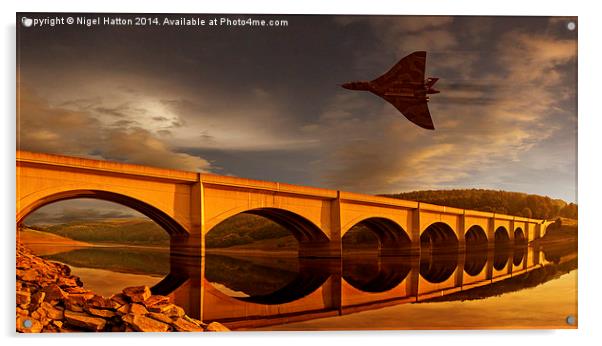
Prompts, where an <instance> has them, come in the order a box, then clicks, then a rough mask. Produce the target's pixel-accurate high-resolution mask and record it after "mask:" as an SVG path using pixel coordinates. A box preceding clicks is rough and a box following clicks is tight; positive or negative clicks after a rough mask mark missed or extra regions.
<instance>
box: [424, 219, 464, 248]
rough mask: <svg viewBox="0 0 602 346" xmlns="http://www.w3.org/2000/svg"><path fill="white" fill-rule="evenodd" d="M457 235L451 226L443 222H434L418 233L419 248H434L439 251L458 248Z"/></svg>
mask: <svg viewBox="0 0 602 346" xmlns="http://www.w3.org/2000/svg"><path fill="white" fill-rule="evenodd" d="M458 244H459V241H458V237H457V236H456V232H455V231H454V230H453V228H452V227H451V226H450V225H448V224H447V223H445V222H434V223H432V224H430V225H429V226H428V227H426V228H425V229H424V230H423V231H422V233H421V234H420V248H421V250H422V249H436V250H439V251H442V250H450V251H452V252H456V251H457V250H458Z"/></svg>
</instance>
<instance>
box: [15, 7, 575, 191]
mask: <svg viewBox="0 0 602 346" xmlns="http://www.w3.org/2000/svg"><path fill="white" fill-rule="evenodd" d="M36 16H37V17H39V18H41V17H45V16H46V15H43V14H37V15H30V17H36ZM88 16H89V17H96V16H97V15H88ZM188 16H189V15H188ZM227 16H228V17H230V18H236V17H237V16H236V15H227ZM174 17H181V16H179V15H178V16H174ZM200 17H201V18H205V19H211V18H213V17H219V15H202V16H200ZM241 17H243V18H247V17H248V16H241ZM253 17H254V18H262V16H259V15H253ZM263 18H266V19H286V20H287V21H288V26H286V27H264V28H257V27H255V28H251V27H224V26H221V27H130V26H116V27H107V26H100V27H91V28H87V27H82V26H75V25H62V26H61V25H59V26H54V27H42V28H39V27H30V28H25V27H22V26H19V28H18V123H17V124H18V134H17V139H18V143H17V146H18V148H19V149H23V150H31V151H40V152H48V153H56V154H63V155H72V156H80V157H89V158H96V159H102V160H112V161H120V162H127V163H136V164H143V165H150V166H159V167H166V168H175V169H182V170H189V171H199V172H211V173H215V174H222V175H235V176H241V177H246V178H253V179H261V180H270V181H279V182H287V183H292V184H299V185H309V186H318V187H324V188H332V189H339V190H345V191H353V192H362V193H369V194H381V193H396V192H403V191H412V190H425V189H452V188H488V189H501V190H507V191H518V192H526V193H535V194H540V195H546V196H550V197H552V198H561V199H564V200H565V201H568V202H576V200H577V195H576V193H577V181H576V179H577V178H576V173H577V162H576V160H577V155H576V154H577V152H576V150H577V106H576V105H577V80H576V75H577V31H578V25H577V28H575V30H569V29H568V28H567V25H568V23H569V22H574V23H577V21H576V18H563V17H527V16H524V17H471V16H455V17H444V16H430V17H429V16H326V15H324V16H301V15H295V16H284V15H271V16H264V17H263ZM418 50H426V51H427V62H426V70H427V71H426V73H427V76H431V77H439V78H440V80H439V82H438V84H437V85H436V87H437V89H439V90H441V93H440V94H436V95H432V97H431V101H430V102H429V108H430V112H431V115H432V117H433V121H434V124H435V127H436V130H435V131H428V130H424V129H422V128H419V127H417V126H415V125H413V124H412V123H411V122H409V121H407V120H406V119H405V118H404V117H403V116H402V115H401V114H400V113H399V112H398V111H397V110H396V109H395V108H394V107H393V106H392V105H390V104H389V103H387V102H386V101H384V100H382V99H380V98H378V97H376V96H374V95H373V94H370V93H367V92H360V91H350V90H346V89H343V88H341V87H340V86H339V85H340V84H342V83H345V82H349V81H354V80H371V79H374V78H376V77H378V76H380V75H381V74H383V73H384V72H385V71H387V70H388V69H389V68H390V67H392V66H393V65H394V64H395V63H396V62H397V61H398V60H399V59H401V58H402V57H404V56H406V55H408V54H410V53H412V52H414V51H418Z"/></svg>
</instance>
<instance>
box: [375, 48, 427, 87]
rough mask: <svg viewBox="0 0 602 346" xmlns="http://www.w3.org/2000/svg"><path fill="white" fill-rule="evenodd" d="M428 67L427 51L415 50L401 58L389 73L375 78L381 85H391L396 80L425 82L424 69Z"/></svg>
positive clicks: (398, 81)
mask: <svg viewBox="0 0 602 346" xmlns="http://www.w3.org/2000/svg"><path fill="white" fill-rule="evenodd" d="M425 68H426V52H425V51H419V52H414V53H412V54H410V55H408V56H406V57H405V58H403V59H401V60H399V62H398V63H397V64H395V66H393V67H392V68H391V69H390V70H389V71H388V72H387V73H385V74H384V75H382V76H380V77H378V78H376V79H375V80H373V81H372V82H373V83H377V84H379V85H381V86H387V85H391V84H393V83H395V82H397V83H400V82H402V83H403V82H405V83H420V84H424V70H425Z"/></svg>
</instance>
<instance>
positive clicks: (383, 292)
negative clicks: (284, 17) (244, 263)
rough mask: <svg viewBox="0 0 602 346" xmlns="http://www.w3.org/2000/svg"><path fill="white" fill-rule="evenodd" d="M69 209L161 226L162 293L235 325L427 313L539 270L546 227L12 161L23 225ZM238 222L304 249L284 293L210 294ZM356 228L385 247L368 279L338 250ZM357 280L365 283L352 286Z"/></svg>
mask: <svg viewBox="0 0 602 346" xmlns="http://www.w3.org/2000/svg"><path fill="white" fill-rule="evenodd" d="M73 198H96V199H101V200H107V201H111V202H116V203H120V204H122V205H125V206H128V207H131V208H133V209H135V210H137V211H139V212H141V213H143V214H145V215H146V216H148V217H149V218H151V219H152V220H154V221H155V222H157V224H159V225H160V226H161V227H163V228H164V229H165V230H166V231H167V232H168V233H169V234H170V237H171V254H172V256H171V257H172V269H173V270H172V273H171V274H170V275H169V276H168V277H167V278H166V279H165V280H163V281H162V282H161V283H160V284H159V285H158V286H157V287H155V291H157V292H173V293H172V294H173V295H174V296H175V297H176V300H177V301H178V303H180V304H182V305H183V306H184V307H187V311H188V313H189V314H190V315H191V316H201V317H202V318H203V319H205V320H222V321H230V322H231V324H233V325H238V324H244V323H249V322H242V321H243V320H246V321H248V320H249V319H253V320H254V321H255V322H253V323H255V324H261V323H279V322H278V321H280V322H284V321H289V320H295V319H299V318H314V317H318V316H321V315H324V316H329V315H337V314H342V313H346V312H349V311H358V310H361V309H365V308H367V307H368V306H372V307H373V306H375V305H378V304H381V305H383V304H384V305H386V304H392V303H399V302H403V301H408V302H410V301H420V300H423V299H428V298H429V297H434V296H440V295H444V294H449V293H452V292H456V291H459V290H463V289H466V288H467V287H475V286H479V285H486V284H488V283H492V282H495V281H498V280H503V279H504V278H508V277H511V276H512V275H520V273H524V272H527V271H529V270H533V269H535V268H537V267H538V266H540V265H541V264H542V261H541V258H540V257H541V256H540V252H539V251H538V250H537V251H536V250H533V249H532V248H528V250H527V247H526V244H529V243H531V242H532V241H535V240H538V239H540V238H542V237H543V236H544V235H545V232H546V229H547V227H548V225H549V224H550V222H547V221H544V220H535V219H529V218H522V217H516V216H509V215H503V214H497V213H488V212H479V211H473V210H465V209H458V208H450V207H445V206H437V205H432V204H426V203H419V202H414V201H404V200H398V199H392V198H385V197H378V196H370V195H362V194H356V193H350V192H344V191H336V190H328V189H319V188H312V187H305V186H296V185H289V184H282V183H276V182H265V181H256V180H250V179H243V178H236V177H226V176H216V175H210V174H200V173H193V172H184V171H175V170H166V169H159V168H153V167H145V166H138V165H130V164H122V163H115V162H107V161H97V160H89V159H80V158H74V157H66V156H58V155H48V154H41V153H32V152H24V151H17V203H16V204H17V210H16V211H17V215H16V222H17V224H19V223H21V222H22V221H23V220H24V219H25V217H26V216H27V215H29V214H30V213H31V212H33V211H35V210H36V209H38V208H40V207H42V206H44V205H47V204H49V203H53V202H56V201H61V200H67V199H73ZM241 213H248V214H254V215H259V216H263V217H266V218H268V219H270V220H272V221H275V222H277V223H279V224H280V225H282V226H284V227H285V228H286V229H288V230H289V231H290V232H291V233H292V234H293V235H294V236H295V238H296V239H297V241H298V242H299V257H301V258H304V259H302V260H299V263H298V270H297V271H296V273H297V274H296V275H293V276H292V279H291V281H290V282H288V284H287V285H285V286H283V287H280V290H276V291H272V292H264V293H262V294H256V295H252V296H249V297H240V298H232V297H229V296H228V295H226V294H224V293H222V292H220V291H219V290H218V289H216V288H215V287H213V286H212V285H210V284H208V278H207V275H206V274H207V273H206V272H205V267H206V263H205V262H207V261H208V260H209V259H208V258H207V261H205V260H203V259H202V258H203V256H204V255H205V241H204V239H205V236H206V234H207V233H208V232H209V231H211V230H212V229H213V227H215V226H216V225H218V224H219V223H221V222H223V221H225V220H227V219H228V218H230V217H233V216H235V215H238V214H241ZM356 226H364V227H366V228H368V229H370V230H371V231H372V232H373V233H374V234H375V235H376V237H377V238H378V255H379V256H381V259H380V260H379V262H378V263H377V264H368V267H366V268H364V269H362V266H363V265H364V264H361V265H360V264H355V265H354V264H353V263H351V262H350V263H346V262H345V261H343V260H342V259H341V258H342V257H343V238H344V236H345V235H346V234H347V233H348V232H349V231H350V230H352V229H353V228H354V227H356ZM517 249H518V250H517ZM458 253H460V254H462V255H458ZM478 253H481V254H478ZM464 254H467V255H464ZM483 254H484V255H483ZM388 256H391V257H394V258H396V257H401V258H404V257H405V258H406V259H408V258H409V260H402V261H403V263H400V262H399V260H397V259H385V258H384V257H388ZM187 257H189V258H187ZM306 258H332V259H334V260H322V262H320V261H311V260H308V259H306ZM395 261H397V262H395ZM370 265H372V266H373V268H376V269H374V270H375V271H373V269H370V268H369V266H370ZM362 270H363V272H364V273H365V274H363V275H357V273H358V271H359V272H362ZM354 273H355V274H354ZM372 274H373V275H372ZM368 293H369V294H368ZM259 321H264V322H261V323H260V322H259Z"/></svg>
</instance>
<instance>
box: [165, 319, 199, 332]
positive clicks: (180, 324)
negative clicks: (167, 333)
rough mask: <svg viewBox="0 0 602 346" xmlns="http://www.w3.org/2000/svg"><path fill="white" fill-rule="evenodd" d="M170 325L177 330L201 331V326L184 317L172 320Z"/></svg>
mask: <svg viewBox="0 0 602 346" xmlns="http://www.w3.org/2000/svg"><path fill="white" fill-rule="evenodd" d="M171 325H172V326H173V327H174V328H175V330H177V331H178V332H202V331H203V328H202V327H201V326H199V325H197V324H195V323H192V322H190V321H187V320H186V319H184V318H182V317H180V318H178V319H176V320H174V321H173V322H172V323H171Z"/></svg>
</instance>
